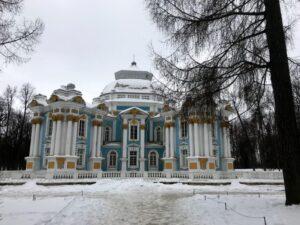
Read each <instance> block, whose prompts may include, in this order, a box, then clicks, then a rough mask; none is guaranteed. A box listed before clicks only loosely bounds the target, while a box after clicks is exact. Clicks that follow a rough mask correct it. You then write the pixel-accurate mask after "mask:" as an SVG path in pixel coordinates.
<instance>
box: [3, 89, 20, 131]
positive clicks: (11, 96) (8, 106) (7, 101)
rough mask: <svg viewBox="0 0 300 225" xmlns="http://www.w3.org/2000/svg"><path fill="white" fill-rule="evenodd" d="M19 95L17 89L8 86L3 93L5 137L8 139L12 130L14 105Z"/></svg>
mask: <svg viewBox="0 0 300 225" xmlns="http://www.w3.org/2000/svg"><path fill="white" fill-rule="evenodd" d="M16 93H17V87H11V86H10V85H8V86H7V87H6V90H5V91H4V93H3V99H4V112H5V113H4V118H5V119H4V124H5V132H4V133H5V136H6V137H7V136H8V134H9V131H10V128H11V126H10V125H11V117H12V112H13V104H14V101H15V97H16Z"/></svg>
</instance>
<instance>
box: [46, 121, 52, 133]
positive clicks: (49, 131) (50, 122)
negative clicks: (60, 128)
mask: <svg viewBox="0 0 300 225" xmlns="http://www.w3.org/2000/svg"><path fill="white" fill-rule="evenodd" d="M52 129H53V121H52V119H49V122H48V131H47V134H48V136H51V135H52Z"/></svg>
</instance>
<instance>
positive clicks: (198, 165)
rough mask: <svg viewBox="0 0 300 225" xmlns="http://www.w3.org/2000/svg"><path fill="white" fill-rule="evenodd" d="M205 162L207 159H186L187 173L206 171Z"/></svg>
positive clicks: (198, 157)
mask: <svg viewBox="0 0 300 225" xmlns="http://www.w3.org/2000/svg"><path fill="white" fill-rule="evenodd" d="M207 161H208V158H207V157H203V156H193V157H188V164H189V171H191V172H196V171H200V170H206V169H207Z"/></svg>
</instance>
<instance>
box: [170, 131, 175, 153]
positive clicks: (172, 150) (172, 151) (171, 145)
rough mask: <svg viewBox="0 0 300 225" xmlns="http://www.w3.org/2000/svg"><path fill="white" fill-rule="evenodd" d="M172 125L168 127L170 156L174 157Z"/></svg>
mask: <svg viewBox="0 0 300 225" xmlns="http://www.w3.org/2000/svg"><path fill="white" fill-rule="evenodd" d="M174 144H175V142H174V126H173V125H171V127H170V157H171V158H174V152H175V146H174Z"/></svg>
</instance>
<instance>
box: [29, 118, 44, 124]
mask: <svg viewBox="0 0 300 225" xmlns="http://www.w3.org/2000/svg"><path fill="white" fill-rule="evenodd" d="M42 122H43V119H42V118H41V117H36V118H33V119H32V120H31V124H42Z"/></svg>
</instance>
